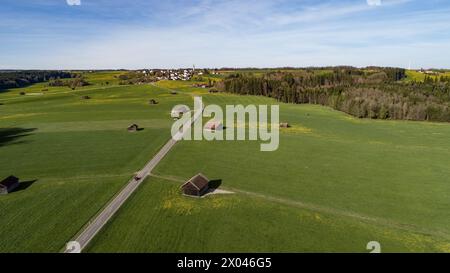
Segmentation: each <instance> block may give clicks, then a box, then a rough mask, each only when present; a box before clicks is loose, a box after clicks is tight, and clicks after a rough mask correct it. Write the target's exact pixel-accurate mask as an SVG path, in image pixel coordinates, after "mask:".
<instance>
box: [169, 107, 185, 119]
mask: <svg viewBox="0 0 450 273" xmlns="http://www.w3.org/2000/svg"><path fill="white" fill-rule="evenodd" d="M187 112H189V108H188V107H187V106H185V105H177V106H175V107H174V108H173V109H172V112H171V113H170V116H171V117H172V118H181V116H182V115H183V114H185V113H187Z"/></svg>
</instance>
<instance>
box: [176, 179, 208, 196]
mask: <svg viewBox="0 0 450 273" xmlns="http://www.w3.org/2000/svg"><path fill="white" fill-rule="evenodd" d="M208 183H209V179H208V178H207V177H206V176H204V175H203V174H201V173H199V174H197V175H195V176H194V177H192V178H191V179H189V180H188V181H187V182H186V183H184V184H183V185H182V186H181V191H182V192H183V194H184V195H188V196H196V197H201V196H202V195H204V194H205V193H206V192H207V191H208V189H209V187H208Z"/></svg>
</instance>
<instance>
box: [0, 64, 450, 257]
mask: <svg viewBox="0 0 450 273" xmlns="http://www.w3.org/2000/svg"><path fill="white" fill-rule="evenodd" d="M118 73H120V72H96V73H88V74H86V78H87V79H88V81H89V82H91V83H93V85H90V86H85V87H83V88H79V89H77V90H71V89H69V88H58V87H50V88H48V87H46V85H45V83H41V84H35V85H32V86H30V87H27V88H22V89H13V90H7V91H4V92H2V93H0V103H3V105H0V177H5V176H7V175H10V174H13V175H16V176H18V177H20V178H21V181H22V182H23V183H22V185H21V187H20V189H19V190H18V191H16V192H14V193H12V194H10V195H6V196H0V229H1V230H2V233H1V235H0V252H57V251H60V250H61V249H62V248H63V247H64V244H65V243H66V242H67V241H69V240H70V239H71V238H72V237H73V236H74V235H75V234H76V233H77V232H79V230H80V229H81V228H82V227H83V225H85V224H86V223H87V222H88V221H89V219H91V218H92V217H93V216H94V215H95V214H96V213H97V212H98V211H99V210H100V209H101V208H102V207H104V206H105V204H106V203H107V202H108V200H110V199H111V198H112V197H113V196H114V194H116V193H117V192H118V191H119V190H120V189H121V188H122V187H123V186H124V185H125V183H126V182H127V181H128V179H129V178H130V177H131V176H132V175H133V173H134V172H135V171H137V170H139V169H140V168H141V167H142V166H143V165H144V164H145V162H146V161H148V160H149V159H150V158H151V157H152V156H153V155H154V154H155V153H156V152H157V151H158V149H159V148H160V147H161V146H162V145H163V144H164V143H165V142H166V141H167V140H168V139H169V138H170V127H171V124H172V122H173V121H172V120H171V119H170V115H169V114H170V110H171V108H172V107H173V106H174V105H176V104H180V103H183V104H189V105H191V104H192V96H193V95H202V97H203V100H204V102H205V103H206V104H219V105H222V106H224V105H227V104H243V105H249V104H257V105H258V104H269V105H270V104H277V102H276V101H274V100H271V99H269V98H263V97H253V96H237V95H229V94H208V92H207V90H204V89H198V88H193V87H192V82H167V81H163V82H159V83H157V84H155V85H135V86H119V85H117V83H118V82H117V81H115V80H116V79H117V78H116V77H114V76H117V75H118ZM106 81H108V82H109V84H108V85H106V84H105V82H106ZM45 89H48V90H46V91H42V90H45ZM171 90H177V91H178V94H177V95H172V94H170V91H171ZM20 92H26V93H27V94H26V95H20ZM37 93H43V94H37ZM85 95H87V96H90V97H91V99H89V100H82V99H81V97H82V96H85ZM152 98H153V99H156V100H157V101H158V102H159V104H157V105H149V104H148V101H149V100H150V99H152ZM280 121H281V122H289V123H290V124H291V126H292V127H291V128H288V129H281V132H280V145H279V149H278V150H277V151H275V152H260V142H257V141H213V142H208V141H182V142H180V143H177V144H176V145H175V147H174V149H173V150H172V151H171V152H170V153H169V154H168V155H167V156H166V157H165V158H164V159H163V161H162V162H161V163H160V164H159V165H158V166H157V168H156V169H155V170H154V172H153V176H152V177H151V178H149V179H148V180H146V181H145V182H144V183H143V185H142V186H141V187H140V188H139V189H138V190H137V192H136V193H135V194H134V195H133V196H132V197H131V198H130V199H129V200H128V201H127V202H126V203H125V205H124V206H123V207H122V208H121V209H120V210H119V212H118V214H116V215H115V216H114V218H113V219H112V220H111V221H110V222H109V223H108V224H107V226H106V227H105V229H103V230H102V231H101V232H100V234H99V235H98V236H97V237H96V238H95V239H94V241H93V242H92V243H91V245H90V246H89V247H88V249H87V251H89V252H271V251H273V252H368V250H366V244H367V243H368V242H369V241H379V242H380V243H381V247H382V251H386V252H450V230H449V228H448V227H449V226H450V199H449V198H448V196H450V178H449V177H450V139H449V138H448V136H449V135H450V125H449V124H445V123H426V122H409V121H382V120H377V121H374V120H362V119H356V118H353V117H351V116H348V115H346V114H343V113H341V112H338V111H335V110H332V109H329V108H325V107H321V106H315V105H291V104H280ZM132 123H137V124H138V125H139V126H141V127H142V128H143V130H142V131H139V132H136V133H129V132H127V130H126V128H127V126H128V125H130V124H132ZM199 172H202V173H204V174H205V175H206V176H208V177H209V178H210V179H213V180H219V181H220V182H221V186H220V189H223V190H227V191H231V192H233V194H227V195H211V196H208V197H206V198H203V199H191V198H187V197H183V196H182V195H181V194H180V191H179V186H180V185H181V184H182V182H183V181H185V180H186V179H188V178H190V177H191V176H193V175H194V174H196V173H199Z"/></svg>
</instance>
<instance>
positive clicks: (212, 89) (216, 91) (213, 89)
mask: <svg viewBox="0 0 450 273" xmlns="http://www.w3.org/2000/svg"><path fill="white" fill-rule="evenodd" d="M209 93H219V90H217V89H216V88H211V89H209Z"/></svg>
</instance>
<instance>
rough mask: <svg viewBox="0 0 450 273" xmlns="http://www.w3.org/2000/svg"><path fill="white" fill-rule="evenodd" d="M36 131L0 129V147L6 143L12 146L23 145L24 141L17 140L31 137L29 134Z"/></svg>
mask: <svg viewBox="0 0 450 273" xmlns="http://www.w3.org/2000/svg"><path fill="white" fill-rule="evenodd" d="M34 131H36V128H29V129H25V128H0V147H1V146H4V145H6V144H8V143H11V142H13V143H12V144H20V143H24V141H19V142H17V140H18V139H19V138H22V137H26V136H29V135H31V132H34Z"/></svg>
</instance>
